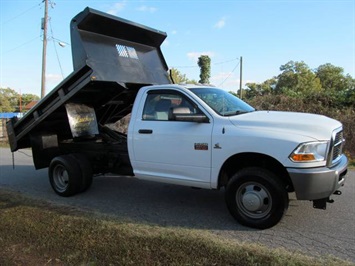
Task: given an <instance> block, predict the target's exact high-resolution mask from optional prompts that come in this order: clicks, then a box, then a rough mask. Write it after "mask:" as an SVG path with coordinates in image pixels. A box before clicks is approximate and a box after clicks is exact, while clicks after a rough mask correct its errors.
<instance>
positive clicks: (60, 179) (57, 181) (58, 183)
mask: <svg viewBox="0 0 355 266" xmlns="http://www.w3.org/2000/svg"><path fill="white" fill-rule="evenodd" d="M53 182H54V186H55V189H56V190H57V191H58V192H59V193H62V192H65V191H66V190H67V188H68V184H69V175H68V171H67V170H66V168H65V167H64V166H62V165H56V166H55V168H54V169H53Z"/></svg>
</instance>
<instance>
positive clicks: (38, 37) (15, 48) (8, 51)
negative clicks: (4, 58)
mask: <svg viewBox="0 0 355 266" xmlns="http://www.w3.org/2000/svg"><path fill="white" fill-rule="evenodd" d="M40 38H41V36H37V37H35V38H33V39H31V40H29V41H27V42H25V43H23V44H21V45H19V46H16V47H14V48H12V49H10V50H7V51H5V52H4V53H3V55H4V54H7V53H10V52H12V51H14V50H17V49H18V48H21V47H23V46H25V45H26V44H29V43H31V42H33V41H35V40H37V39H40Z"/></svg>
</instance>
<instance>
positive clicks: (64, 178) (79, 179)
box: [48, 154, 93, 197]
mask: <svg viewBox="0 0 355 266" xmlns="http://www.w3.org/2000/svg"><path fill="white" fill-rule="evenodd" d="M48 175H49V181H50V184H51V186H52V188H53V190H54V191H55V193H57V194H58V195H60V196H63V197H70V196H73V195H75V194H77V193H80V192H84V191H85V190H87V189H88V188H89V187H90V186H91V184H92V177H93V172H92V167H91V165H90V162H89V160H88V159H87V158H86V157H85V155H83V154H68V155H61V156H58V157H55V158H54V159H53V160H52V161H51V164H50V166H49V169H48Z"/></svg>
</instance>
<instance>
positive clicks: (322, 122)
mask: <svg viewBox="0 0 355 266" xmlns="http://www.w3.org/2000/svg"><path fill="white" fill-rule="evenodd" d="M230 121H231V122H232V124H234V125H235V126H237V127H242V128H253V130H263V131H275V132H283V133H290V134H298V135H302V136H306V137H309V138H312V139H315V140H329V139H330V138H331V135H332V132H333V130H334V129H337V128H339V127H341V126H342V124H341V123H340V122H339V121H337V120H334V119H331V118H329V117H326V116H323V115H316V114H308V113H295V112H278V111H255V112H251V113H246V114H242V115H237V116H233V117H230Z"/></svg>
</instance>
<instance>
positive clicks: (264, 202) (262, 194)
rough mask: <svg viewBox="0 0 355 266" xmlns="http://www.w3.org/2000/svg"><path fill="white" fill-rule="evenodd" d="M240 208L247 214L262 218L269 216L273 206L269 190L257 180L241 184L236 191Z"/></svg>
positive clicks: (251, 216) (254, 217)
mask: <svg viewBox="0 0 355 266" xmlns="http://www.w3.org/2000/svg"><path fill="white" fill-rule="evenodd" d="M236 202H237V207H238V209H239V210H240V211H241V212H242V213H243V214H244V215H246V216H248V217H250V218H253V219H261V218H263V217H265V216H267V215H268V214H269V213H270V211H271V207H272V198H271V194H270V192H269V190H268V189H267V188H265V187H264V186H263V185H261V184H260V183H257V182H248V183H245V184H243V185H241V186H240V187H239V188H238V190H237V192H236Z"/></svg>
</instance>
